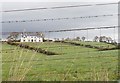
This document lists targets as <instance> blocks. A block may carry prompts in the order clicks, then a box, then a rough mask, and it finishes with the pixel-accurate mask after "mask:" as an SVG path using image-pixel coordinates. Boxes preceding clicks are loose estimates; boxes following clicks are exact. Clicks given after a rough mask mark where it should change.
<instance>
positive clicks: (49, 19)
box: [0, 14, 120, 23]
mask: <svg viewBox="0 0 120 83" xmlns="http://www.w3.org/2000/svg"><path fill="white" fill-rule="evenodd" d="M115 15H117V16H119V15H120V14H104V15H95V16H81V17H64V18H48V19H46V18H45V19H34V20H15V21H2V22H0V23H23V22H37V21H56V20H70V19H85V18H87V19H88V18H98V17H109V16H115Z"/></svg>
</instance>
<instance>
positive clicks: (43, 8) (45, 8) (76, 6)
mask: <svg viewBox="0 0 120 83" xmlns="http://www.w3.org/2000/svg"><path fill="white" fill-rule="evenodd" d="M115 4H119V3H99V4H87V5H85V4H83V5H69V6H57V7H49V8H48V7H41V8H26V9H16V10H5V11H0V13H1V12H6V13H7V12H21V11H33V10H47V9H64V8H78V7H90V6H103V5H115Z"/></svg>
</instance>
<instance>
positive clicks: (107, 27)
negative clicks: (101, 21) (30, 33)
mask: <svg viewBox="0 0 120 83" xmlns="http://www.w3.org/2000/svg"><path fill="white" fill-rule="evenodd" d="M118 27H120V26H103V27H93V28H81V29H64V30H53V31H48V32H66V31H82V30H93V29H110V28H118Z"/></svg>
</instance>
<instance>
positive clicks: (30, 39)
mask: <svg viewBox="0 0 120 83" xmlns="http://www.w3.org/2000/svg"><path fill="white" fill-rule="evenodd" d="M20 42H43V38H42V37H39V36H36V35H27V34H25V35H24V34H21V39H20Z"/></svg>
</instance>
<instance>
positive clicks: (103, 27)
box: [2, 26, 120, 34]
mask: <svg viewBox="0 0 120 83" xmlns="http://www.w3.org/2000/svg"><path fill="white" fill-rule="evenodd" d="M118 27H120V26H102V27H92V28H74V29H64V30H63V29H62V30H50V31H37V32H28V31H27V32H24V33H51V32H68V31H84V30H94V29H111V28H114V29H115V28H118ZM7 33H8V34H9V33H19V34H21V33H23V32H14V31H13V32H2V34H7Z"/></svg>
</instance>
